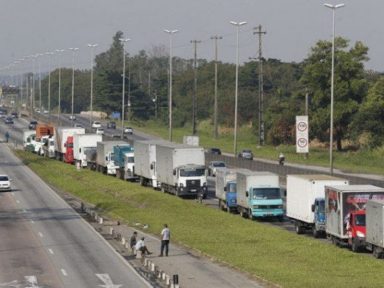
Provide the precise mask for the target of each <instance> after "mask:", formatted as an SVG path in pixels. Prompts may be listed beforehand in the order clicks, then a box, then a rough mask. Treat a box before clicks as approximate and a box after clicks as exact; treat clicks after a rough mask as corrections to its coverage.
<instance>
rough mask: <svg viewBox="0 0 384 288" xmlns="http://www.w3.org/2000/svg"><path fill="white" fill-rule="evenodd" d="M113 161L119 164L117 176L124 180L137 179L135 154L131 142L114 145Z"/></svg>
mask: <svg viewBox="0 0 384 288" xmlns="http://www.w3.org/2000/svg"><path fill="white" fill-rule="evenodd" d="M113 161H114V163H115V165H116V166H117V169H116V177H117V178H120V179H123V180H131V181H133V180H136V179H137V176H136V175H135V154H134V149H133V147H132V146H131V145H129V144H120V145H116V146H114V147H113Z"/></svg>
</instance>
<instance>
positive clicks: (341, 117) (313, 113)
mask: <svg viewBox="0 0 384 288" xmlns="http://www.w3.org/2000/svg"><path fill="white" fill-rule="evenodd" d="M348 44H349V41H348V40H346V39H343V38H341V37H338V38H336V39H335V74H334V77H335V78H334V79H335V80H334V83H335V87H334V115H333V116H334V134H335V135H334V138H335V140H336V144H337V150H339V151H340V150H342V142H341V141H342V140H343V138H344V137H345V136H346V135H347V131H348V130H347V128H348V126H349V124H350V123H351V121H352V118H353V115H354V114H355V113H356V112H357V111H358V108H359V104H360V103H361V102H362V100H363V97H364V95H366V91H367V87H368V85H367V81H366V80H365V78H364V65H363V62H364V61H367V60H368V57H367V53H368V48H367V47H366V46H364V45H363V43H361V42H356V43H355V45H354V46H353V47H352V48H350V49H349V50H348ZM331 51H332V43H331V42H328V41H319V42H317V44H316V46H315V47H313V48H312V49H311V53H310V55H309V57H308V58H307V59H305V61H304V74H303V76H302V79H301V81H302V83H303V85H304V86H305V87H307V88H308V89H309V91H311V95H312V103H311V107H310V123H311V130H312V135H316V137H318V138H319V139H320V140H322V141H326V139H327V138H328V137H329V119H330V108H329V107H330V88H331V83H330V79H331Z"/></svg>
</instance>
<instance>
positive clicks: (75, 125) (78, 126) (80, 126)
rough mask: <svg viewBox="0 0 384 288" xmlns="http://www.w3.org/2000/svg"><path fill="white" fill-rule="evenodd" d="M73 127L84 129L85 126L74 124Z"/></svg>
mask: <svg viewBox="0 0 384 288" xmlns="http://www.w3.org/2000/svg"><path fill="white" fill-rule="evenodd" d="M73 127H77V128H84V126H83V125H81V124H80V123H75V124H73Z"/></svg>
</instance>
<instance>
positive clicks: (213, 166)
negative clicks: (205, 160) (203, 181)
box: [208, 161, 227, 176]
mask: <svg viewBox="0 0 384 288" xmlns="http://www.w3.org/2000/svg"><path fill="white" fill-rule="evenodd" d="M226 167H227V166H226V165H225V162H223V161H211V162H210V163H209V165H208V175H210V176H216V171H217V169H222V168H226Z"/></svg>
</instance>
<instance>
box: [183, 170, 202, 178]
mask: <svg viewBox="0 0 384 288" xmlns="http://www.w3.org/2000/svg"><path fill="white" fill-rule="evenodd" d="M204 174H205V169H204V168H198V169H194V168H191V169H180V176H181V177H194V176H203V175H204Z"/></svg>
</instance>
